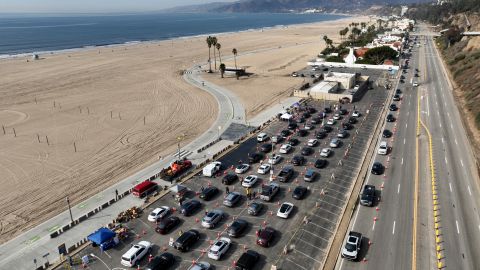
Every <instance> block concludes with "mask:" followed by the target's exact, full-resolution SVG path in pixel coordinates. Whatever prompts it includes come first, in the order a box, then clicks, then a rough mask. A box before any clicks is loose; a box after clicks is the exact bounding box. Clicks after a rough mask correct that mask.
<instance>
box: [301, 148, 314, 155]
mask: <svg viewBox="0 0 480 270" xmlns="http://www.w3.org/2000/svg"><path fill="white" fill-rule="evenodd" d="M312 153H313V149H312V148H311V147H304V148H302V152H301V154H302V155H304V156H309V155H311V154H312Z"/></svg>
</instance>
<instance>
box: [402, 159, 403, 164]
mask: <svg viewBox="0 0 480 270" xmlns="http://www.w3.org/2000/svg"><path fill="white" fill-rule="evenodd" d="M402 165H403V157H402Z"/></svg>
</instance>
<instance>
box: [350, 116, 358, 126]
mask: <svg viewBox="0 0 480 270" xmlns="http://www.w3.org/2000/svg"><path fill="white" fill-rule="evenodd" d="M348 123H350V124H355V123H357V118H355V117H353V116H352V117H349V118H348Z"/></svg>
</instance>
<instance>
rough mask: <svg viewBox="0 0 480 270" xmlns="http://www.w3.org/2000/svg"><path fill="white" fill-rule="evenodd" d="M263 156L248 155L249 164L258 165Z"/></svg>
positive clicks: (256, 154) (257, 154)
mask: <svg viewBox="0 0 480 270" xmlns="http://www.w3.org/2000/svg"><path fill="white" fill-rule="evenodd" d="M262 158H263V155H262V154H260V153H253V154H249V155H248V163H257V162H259V161H260V160H262Z"/></svg>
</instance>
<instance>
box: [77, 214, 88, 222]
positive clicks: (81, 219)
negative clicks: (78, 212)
mask: <svg viewBox="0 0 480 270" xmlns="http://www.w3.org/2000/svg"><path fill="white" fill-rule="evenodd" d="M87 218H88V215H83V216H81V217H80V218H79V219H78V222H82V221H84V220H86V219H87Z"/></svg>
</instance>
